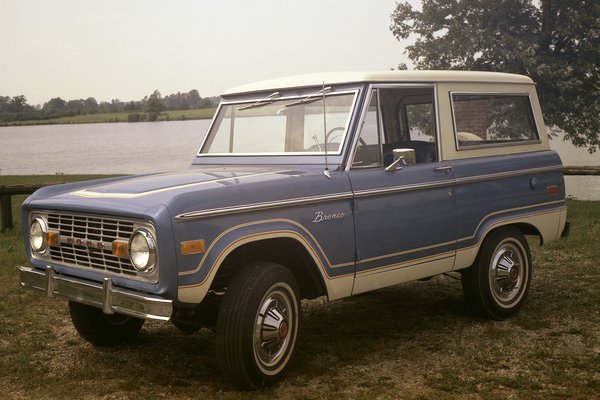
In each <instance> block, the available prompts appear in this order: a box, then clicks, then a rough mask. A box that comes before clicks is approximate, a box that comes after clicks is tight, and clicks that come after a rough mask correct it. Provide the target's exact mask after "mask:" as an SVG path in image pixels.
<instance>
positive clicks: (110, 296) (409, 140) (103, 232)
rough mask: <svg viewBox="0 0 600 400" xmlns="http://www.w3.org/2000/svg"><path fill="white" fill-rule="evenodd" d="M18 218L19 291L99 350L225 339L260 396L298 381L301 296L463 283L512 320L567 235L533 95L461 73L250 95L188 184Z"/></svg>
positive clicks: (229, 105)
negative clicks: (157, 341)
mask: <svg viewBox="0 0 600 400" xmlns="http://www.w3.org/2000/svg"><path fill="white" fill-rule="evenodd" d="M22 211H23V212H22V219H23V220H22V223H23V226H25V227H28V229H25V241H26V244H27V246H26V248H27V255H28V257H29V260H30V265H28V266H22V267H20V281H21V285H22V286H24V287H27V288H33V289H38V290H41V291H43V292H45V293H46V294H47V295H48V296H50V297H53V296H60V297H62V298H66V299H67V300H68V302H69V310H70V315H71V319H72V322H73V324H74V326H75V329H76V330H77V331H78V333H79V334H80V335H81V336H82V337H83V338H84V339H86V340H88V341H89V342H91V343H93V344H95V345H113V344H116V343H119V342H123V341H127V340H131V339H133V338H134V337H135V336H136V334H137V333H138V331H139V330H140V328H141V327H142V324H143V323H144V320H161V321H171V322H172V323H173V324H175V326H177V327H178V328H180V329H182V330H183V331H186V332H194V331H195V330H197V329H199V328H200V327H212V328H213V329H214V330H215V332H216V337H217V342H216V356H217V361H218V364H219V366H220V368H221V369H222V371H223V372H224V374H225V375H226V376H228V377H229V379H231V380H232V381H234V382H236V383H237V384H238V385H240V386H242V387H249V388H256V387H260V386H262V385H264V384H267V383H269V382H272V381H274V380H275V379H277V378H279V377H280V376H281V375H282V374H283V373H284V371H285V370H286V367H287V366H288V365H289V362H290V359H291V357H292V354H293V353H294V348H295V347H296V340H297V337H298V331H299V329H300V326H299V325H300V321H301V320H300V318H299V314H300V311H301V310H300V309H301V306H300V305H301V300H302V299H311V298H316V297H319V296H326V297H327V298H328V299H329V300H336V299H341V298H344V297H348V296H352V295H355V294H358V293H364V292H367V291H372V290H376V289H379V288H383V287H387V286H391V285H396V284H400V283H403V282H407V281H412V280H416V279H424V278H428V277H432V276H435V275H439V274H444V273H449V272H451V271H458V272H460V273H461V277H462V286H463V289H464V293H465V296H466V298H467V300H468V301H469V303H470V304H472V305H473V307H474V308H475V309H476V310H477V311H478V312H480V313H481V314H483V315H486V316H488V317H491V318H493V319H504V318H507V317H510V316H511V315H513V314H515V313H516V312H518V311H519V309H521V307H522V306H523V304H524V302H525V301H526V298H527V294H528V291H529V289H530V285H531V277H532V271H533V266H532V259H531V254H530V251H529V247H528V242H527V241H526V240H525V238H524V235H534V236H537V237H538V238H539V240H540V242H541V243H542V244H544V243H548V242H551V241H553V240H556V239H558V238H559V237H560V236H561V234H563V232H566V231H567V229H566V227H568V225H567V223H566V222H565V221H566V215H567V209H566V206H565V187H564V181H563V167H562V164H561V160H560V158H559V156H558V155H557V153H556V152H554V151H551V150H550V148H549V146H548V138H547V135H546V133H545V128H544V121H543V119H542V113H541V111H540V106H539V103H538V99H537V95H536V91H535V85H534V83H533V82H532V81H531V80H530V79H529V78H527V77H524V76H519V75H511V74H501V73H488V72H465V71H463V72H457V71H453V72H452V71H447V72H442V71H401V72H400V71H388V72H380V73H338V74H316V75H304V76H296V77H291V78H286V79H278V80H271V81H266V82H260V83H256V84H250V85H246V86H242V87H238V88H235V89H232V90H229V91H227V92H226V93H224V94H223V100H222V102H221V104H220V106H219V108H218V110H217V112H216V114H215V117H214V119H213V121H212V123H211V125H210V128H209V130H208V132H207V134H206V136H205V137H204V139H203V141H202V143H201V146H200V149H199V150H198V153H197V155H196V157H195V158H194V160H193V161H192V165H191V167H190V168H189V169H188V170H185V171H183V172H176V173H160V174H152V175H142V176H126V177H118V178H110V179H103V180H96V181H90V182H80V183H71V184H63V185H57V186H50V187H45V188H42V189H40V190H38V191H37V192H35V193H34V194H33V195H32V196H30V197H29V198H28V199H27V200H26V201H25V202H24V204H23V207H22Z"/></svg>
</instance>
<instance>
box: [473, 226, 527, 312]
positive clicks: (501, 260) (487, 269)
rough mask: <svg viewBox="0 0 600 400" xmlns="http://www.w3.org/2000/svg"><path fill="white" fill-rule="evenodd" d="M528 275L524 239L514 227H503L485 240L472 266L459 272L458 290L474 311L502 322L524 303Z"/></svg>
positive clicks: (517, 310)
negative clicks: (462, 293) (459, 286)
mask: <svg viewBox="0 0 600 400" xmlns="http://www.w3.org/2000/svg"><path fill="white" fill-rule="evenodd" d="M532 274H533V266H532V263H531V252H530V250H529V245H528V244H527V241H526V240H525V237H523V234H522V233H521V231H519V230H518V229H517V228H515V227H503V228H499V229H497V230H495V231H492V232H491V233H490V234H489V235H488V237H486V238H485V240H484V242H483V245H482V247H481V249H479V254H478V255H477V258H476V259H475V263H474V264H473V265H472V266H471V267H469V268H468V269H466V270H464V271H463V272H462V287H463V291H464V293H465V297H466V298H467V301H468V302H469V303H470V305H471V306H472V307H473V308H474V309H475V311H476V312H478V313H480V314H482V315H483V316H485V317H489V318H493V319H496V320H503V319H506V318H508V317H510V316H512V315H514V314H516V313H517V312H519V310H520V309H521V307H522V306H523V304H524V303H525V302H526V300H527V295H528V293H529V287H530V286H531V276H532Z"/></svg>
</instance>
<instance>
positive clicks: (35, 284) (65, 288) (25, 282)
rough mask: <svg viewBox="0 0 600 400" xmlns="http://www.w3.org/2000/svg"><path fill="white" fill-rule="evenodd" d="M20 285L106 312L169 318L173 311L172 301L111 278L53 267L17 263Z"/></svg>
mask: <svg viewBox="0 0 600 400" xmlns="http://www.w3.org/2000/svg"><path fill="white" fill-rule="evenodd" d="M19 272H20V276H21V286H23V287H25V288H32V289H37V290H41V291H44V292H46V294H47V295H48V297H54V296H60V297H64V298H66V299H69V300H73V301H76V302H78V303H83V304H87V305H89V306H94V307H98V308H101V309H102V311H103V312H104V313H106V314H114V313H119V314H125V315H129V316H132V317H136V318H143V319H153V320H159V321H168V320H169V319H170V318H171V315H172V314H173V301H172V300H166V299H163V298H160V297H157V296H151V295H142V294H139V293H136V292H132V291H128V290H126V289H121V288H116V287H114V286H113V285H112V280H111V278H104V282H103V283H102V284H99V283H94V282H89V281H85V280H82V279H77V278H72V277H67V276H63V275H57V274H55V273H54V271H53V270H52V267H50V266H48V267H46V271H45V272H42V271H39V270H36V269H34V268H31V267H19Z"/></svg>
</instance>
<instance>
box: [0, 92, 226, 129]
mask: <svg viewBox="0 0 600 400" xmlns="http://www.w3.org/2000/svg"><path fill="white" fill-rule="evenodd" d="M218 102H219V98H218V97H201V96H200V94H199V93H198V90H196V89H192V90H190V91H189V92H187V93H181V92H177V93H174V94H170V95H168V96H166V97H162V96H161V94H160V92H159V91H158V90H155V91H154V92H153V93H152V94H151V95H150V96H145V97H144V98H143V99H141V100H139V101H133V100H132V101H129V102H123V101H121V100H119V99H113V100H111V101H110V102H107V101H102V102H100V103H98V102H97V101H96V99H95V98H93V97H88V98H87V99H78V100H68V101H66V100H63V99H61V98H60V97H54V98H52V99H50V100H48V102H46V103H44V105H43V106H31V105H29V104H28V103H27V98H26V97H25V96H23V95H19V96H14V97H12V98H11V97H8V96H0V123H7V122H12V121H24V120H44V119H50V118H58V117H72V116H74V115H84V114H96V113H115V112H123V111H127V112H135V111H146V112H148V113H149V114H150V113H151V114H152V115H153V116H154V117H155V119H156V117H158V114H159V113H161V112H162V111H164V110H189V109H196V108H210V107H214V106H215V105H216V104H218Z"/></svg>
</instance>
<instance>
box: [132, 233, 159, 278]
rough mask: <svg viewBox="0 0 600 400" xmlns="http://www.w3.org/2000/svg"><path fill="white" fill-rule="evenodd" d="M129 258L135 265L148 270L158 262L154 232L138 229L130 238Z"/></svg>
mask: <svg viewBox="0 0 600 400" xmlns="http://www.w3.org/2000/svg"><path fill="white" fill-rule="evenodd" d="M129 259H130V260H131V264H133V267H134V268H135V269H137V270H138V271H140V272H146V271H149V270H150V269H152V267H154V264H155V263H156V245H155V242H154V237H152V234H151V233H150V232H148V231H147V230H145V229H138V230H137V231H135V232H134V233H133V236H131V239H129Z"/></svg>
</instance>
